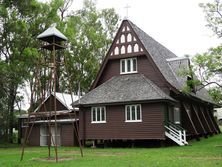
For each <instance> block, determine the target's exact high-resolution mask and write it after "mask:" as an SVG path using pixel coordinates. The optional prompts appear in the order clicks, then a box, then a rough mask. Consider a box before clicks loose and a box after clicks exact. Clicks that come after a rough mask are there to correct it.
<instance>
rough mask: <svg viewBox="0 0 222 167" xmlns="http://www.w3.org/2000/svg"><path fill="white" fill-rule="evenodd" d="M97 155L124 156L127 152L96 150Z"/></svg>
mask: <svg viewBox="0 0 222 167" xmlns="http://www.w3.org/2000/svg"><path fill="white" fill-rule="evenodd" d="M95 155H96V156H104V157H109V156H124V155H126V153H121V152H116V153H113V152H110V153H109V152H95Z"/></svg>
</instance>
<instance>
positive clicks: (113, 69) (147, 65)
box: [96, 55, 169, 94]
mask: <svg viewBox="0 0 222 167" xmlns="http://www.w3.org/2000/svg"><path fill="white" fill-rule="evenodd" d="M120 58H121V56H120ZM137 65H138V66H137V69H138V73H141V74H144V75H145V76H146V77H147V78H148V79H150V80H151V81H153V82H154V83H155V84H156V85H157V86H159V87H160V88H161V89H162V90H163V91H165V92H166V93H167V94H169V89H168V87H167V83H166V81H165V79H164V78H163V76H162V75H161V74H160V72H159V71H158V69H157V68H156V67H154V66H153V65H152V63H151V62H150V61H149V60H148V58H147V56H146V55H143V56H138V57H137ZM118 75H120V59H111V60H109V61H108V63H107V64H106V67H105V69H104V71H103V73H102V75H101V77H100V79H99V81H98V84H97V86H99V85H101V84H102V83H104V82H106V81H107V80H109V79H110V78H112V77H113V76H118ZM97 86H96V87H97Z"/></svg>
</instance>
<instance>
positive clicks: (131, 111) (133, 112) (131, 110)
mask: <svg viewBox="0 0 222 167" xmlns="http://www.w3.org/2000/svg"><path fill="white" fill-rule="evenodd" d="M125 118H126V120H125V121H126V122H142V110H141V105H140V104H136V105H126V106H125Z"/></svg>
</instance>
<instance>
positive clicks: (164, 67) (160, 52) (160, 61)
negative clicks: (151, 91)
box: [129, 21, 181, 90]
mask: <svg viewBox="0 0 222 167" xmlns="http://www.w3.org/2000/svg"><path fill="white" fill-rule="evenodd" d="M129 23H130V25H131V26H132V28H133V30H134V31H135V33H136V34H137V36H138V38H139V39H140V41H141V42H142V44H143V46H144V47H145V48H146V51H147V52H148V53H149V55H150V56H151V58H152V59H153V61H154V63H155V64H156V66H157V67H158V68H159V70H160V72H161V73H162V74H163V76H164V78H165V79H166V80H167V82H168V83H170V84H171V85H172V86H173V87H175V88H176V89H178V90H180V89H181V86H180V84H179V83H178V81H177V79H176V77H175V76H174V74H173V73H172V71H171V69H170V67H169V65H168V63H167V59H169V58H175V57H177V56H176V55H175V54H174V53H172V52H171V51H170V50H168V49H167V48H166V47H164V46H163V45H161V44H160V43H159V42H157V41H156V40H154V39H153V38H152V37H150V36H149V35H147V34H146V33H145V32H144V31H143V30H141V29H140V28H139V27H137V26H136V25H135V24H133V23H132V22H130V21H129Z"/></svg>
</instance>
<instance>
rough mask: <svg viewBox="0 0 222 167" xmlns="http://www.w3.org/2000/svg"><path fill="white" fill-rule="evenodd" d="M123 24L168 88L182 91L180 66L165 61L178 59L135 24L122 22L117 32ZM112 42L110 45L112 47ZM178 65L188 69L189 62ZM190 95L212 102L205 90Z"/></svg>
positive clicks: (103, 65) (107, 56)
mask: <svg viewBox="0 0 222 167" xmlns="http://www.w3.org/2000/svg"><path fill="white" fill-rule="evenodd" d="M124 24H126V25H128V26H129V27H130V29H132V31H133V32H134V33H135V35H136V37H137V39H138V43H141V44H142V45H143V46H142V47H143V48H144V49H145V51H146V53H147V54H148V55H147V54H146V55H147V57H148V59H150V58H151V61H153V64H154V66H156V68H157V69H158V70H159V72H160V73H161V75H162V76H163V78H164V79H165V80H166V81H167V83H168V84H169V86H170V87H171V88H172V89H173V88H174V90H177V91H178V92H180V91H181V90H182V89H183V87H184V84H185V83H186V79H187V78H186V77H181V76H179V75H178V72H179V70H180V66H178V62H174V63H169V62H168V61H167V60H169V59H175V60H176V59H178V57H177V56H176V55H175V54H174V53H173V52H171V51H170V50H169V49H167V48H166V47H164V46H163V45H161V44H160V43H159V42H157V41H156V40H154V39H153V38H152V37H150V36H149V35H147V34H146V33H145V32H144V31H143V30H141V29H140V28H139V27H137V26H136V25H135V24H133V23H132V22H131V21H129V20H124V21H123V22H122V24H121V26H120V29H119V31H120V30H121V29H122V27H123V26H124ZM118 33H119V32H118ZM118 33H117V34H118ZM116 38H117V36H116V37H115V39H114V42H116V41H117V39H116ZM114 42H113V44H112V45H114ZM111 49H113V47H112V46H111V47H110V49H109V51H108V53H107V55H106V57H105V59H104V61H103V63H102V66H101V68H100V71H99V73H98V74H97V77H96V79H95V81H94V83H93V85H92V87H91V89H94V88H95V87H96V84H97V82H98V80H99V78H100V76H101V75H102V72H103V70H104V68H105V66H106V64H107V62H108V61H109V58H110V54H111V52H112V50H111ZM120 58H121V57H120ZM179 63H182V64H184V65H185V66H187V68H189V60H188V59H184V60H181V61H180V62H179ZM190 95H191V96H194V97H197V98H199V99H202V100H204V101H207V102H211V103H212V102H213V101H212V98H211V97H210V96H209V95H208V93H207V90H206V89H202V90H200V91H198V92H196V94H194V93H190Z"/></svg>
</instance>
